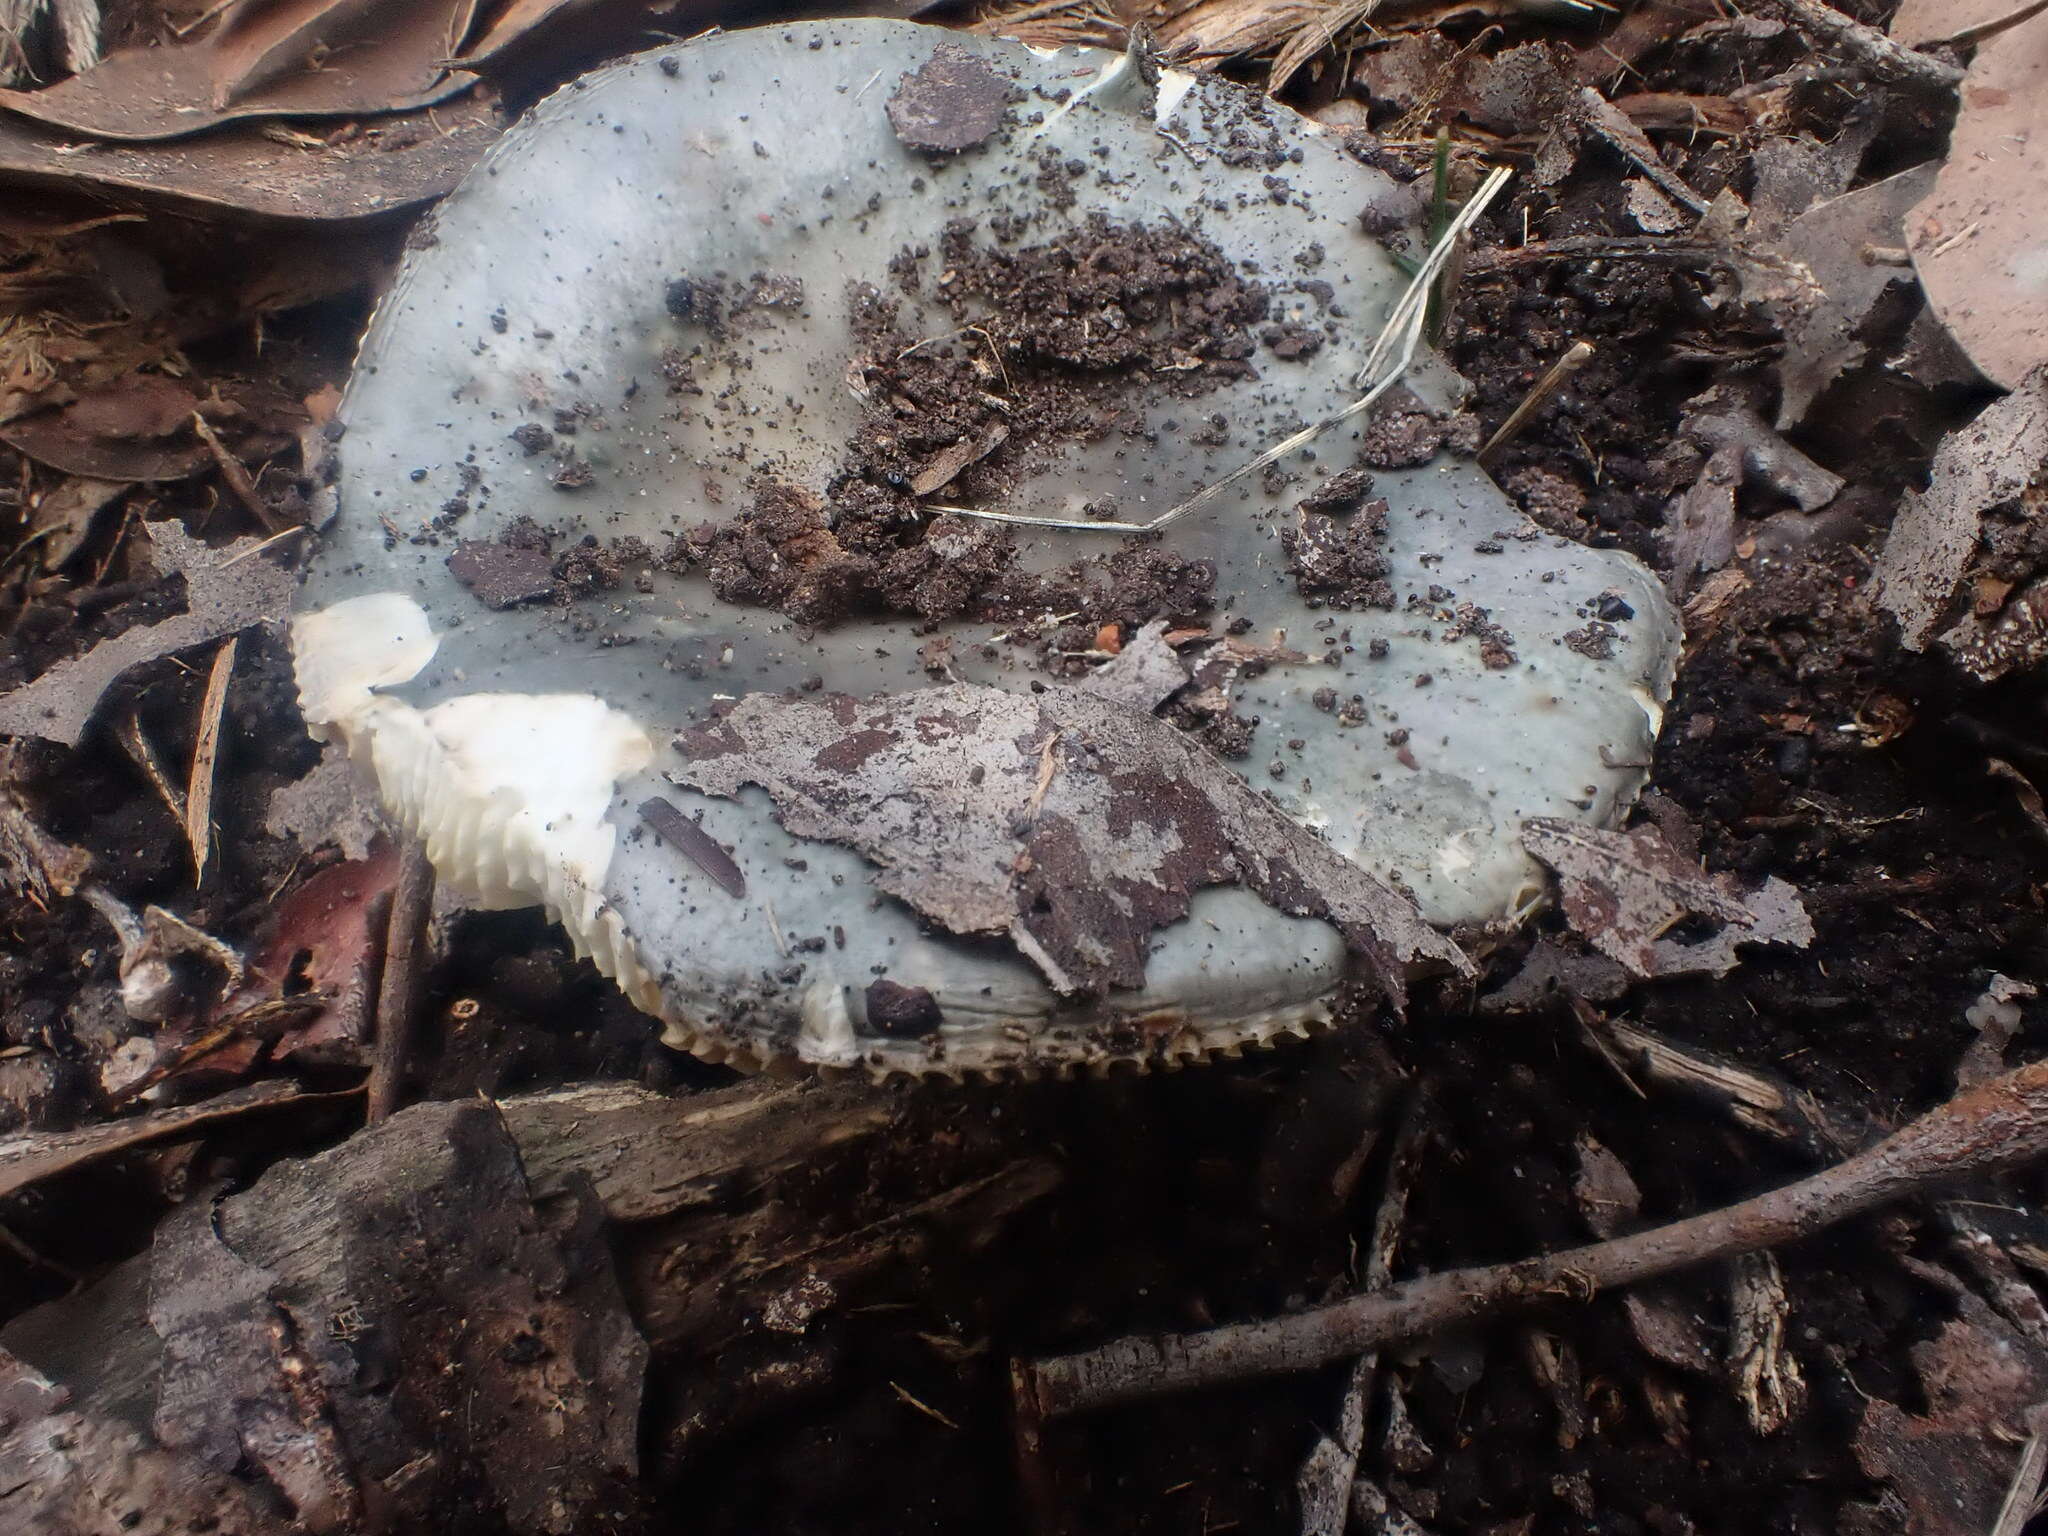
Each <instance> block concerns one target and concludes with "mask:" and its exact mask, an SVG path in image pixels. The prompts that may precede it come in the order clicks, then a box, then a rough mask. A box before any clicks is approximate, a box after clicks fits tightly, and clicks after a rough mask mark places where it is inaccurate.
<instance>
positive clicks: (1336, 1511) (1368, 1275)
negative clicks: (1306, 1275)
mask: <svg viewBox="0 0 2048 1536" xmlns="http://www.w3.org/2000/svg"><path fill="white" fill-rule="evenodd" d="M1426 1104H1427V1098H1426V1095H1425V1094H1417V1095H1416V1096H1415V1101H1414V1102H1413V1103H1411V1104H1410V1105H1409V1106H1408V1109H1407V1111H1406V1113H1405V1114H1404V1115H1403V1116H1402V1119H1401V1124H1400V1126H1399V1128H1398V1129H1396V1131H1395V1132H1394V1145H1393V1149H1392V1151H1391V1152H1390V1153H1389V1155H1388V1157H1387V1179H1386V1187H1385V1189H1384V1190H1383V1191H1382V1193H1381V1195H1380V1204H1379V1210H1378V1212H1377V1214H1375V1216H1374V1217H1373V1224H1372V1238H1371V1247H1370V1248H1369V1249H1368V1251H1367V1253H1366V1256H1365V1266H1364V1271H1363V1273H1361V1274H1360V1276H1359V1290H1360V1291H1362V1292H1366V1293H1374V1292H1379V1291H1384V1290H1386V1289H1387V1287H1388V1286H1390V1285H1392V1284H1393V1283H1394V1255H1395V1252H1396V1250H1397V1249H1398V1248H1399V1247H1400V1245H1401V1228H1402V1224H1403V1223H1404V1222H1405V1221H1406V1219H1407V1213H1408V1193H1409V1191H1410V1190H1411V1189H1412V1188H1413V1187H1414V1184H1415V1172H1416V1167H1417V1165H1418V1164H1419V1163H1420V1162H1421V1161H1422V1146H1423V1135H1422V1131H1423V1124H1424V1120H1425V1118H1426V1116H1425V1106H1426ZM1379 1364H1380V1353H1379V1351H1378V1350H1376V1349H1369V1350H1367V1351H1366V1352H1365V1353H1364V1354H1362V1355H1360V1356H1359V1357H1358V1358H1357V1359H1356V1360H1354V1361H1352V1362H1351V1371H1350V1374H1349V1375H1347V1376H1346V1377H1345V1379H1344V1398H1343V1401H1342V1402H1341V1403H1340V1404H1339V1405H1338V1409H1337V1427H1336V1431H1335V1433H1333V1434H1329V1435H1319V1436H1317V1437H1316V1443H1315V1446H1314V1448H1313V1449H1312V1450H1310V1452H1309V1453H1308V1456H1307V1458H1306V1459H1305V1460H1304V1461H1303V1462H1302V1465H1301V1470H1300V1471H1299V1472H1298V1473H1296V1474H1295V1479H1294V1491H1295V1502H1296V1505H1297V1506H1298V1507H1299V1509H1300V1511H1301V1526H1300V1529H1301V1536H1343V1533H1344V1528H1345V1525H1346V1522H1347V1521H1348V1520H1349V1518H1350V1514H1351V1485H1352V1484H1353V1483H1354V1482H1356V1481H1357V1480H1358V1456H1359V1453H1360V1452H1361V1451H1362V1450H1364V1449H1365V1408H1366V1399H1367V1398H1368V1397H1369V1396H1370V1395H1371V1393H1372V1383H1373V1378H1374V1377H1375V1376H1376V1375H1378V1373H1379Z"/></svg>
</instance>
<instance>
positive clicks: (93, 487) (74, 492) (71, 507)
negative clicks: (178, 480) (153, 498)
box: [29, 475, 134, 570]
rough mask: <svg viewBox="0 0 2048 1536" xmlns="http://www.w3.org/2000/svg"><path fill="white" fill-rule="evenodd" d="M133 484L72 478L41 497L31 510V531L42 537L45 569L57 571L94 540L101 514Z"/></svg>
mask: <svg viewBox="0 0 2048 1536" xmlns="http://www.w3.org/2000/svg"><path fill="white" fill-rule="evenodd" d="M133 485H134V482H133V481H131V480H95V479H93V478H92V477H91V476H89V475H72V476H69V477H67V478H66V479H64V480H63V481H61V482H59V483H58V484H56V485H53V486H52V487H50V489H49V490H47V491H45V492H43V494H42V495H40V496H38V497H37V498H36V500H35V503H34V505H33V506H31V507H30V508H29V531H30V533H31V534H32V535H37V536H40V538H41V540H42V543H41V553H40V558H41V561H42V564H43V566H44V568H45V569H48V570H56V569H57V568H58V567H59V566H61V565H63V564H64V562H65V561H67V560H69V559H70V558H71V557H72V556H73V555H75V554H77V553H78V551H79V548H80V547H81V546H82V545H83V544H84V543H85V541H86V540H87V539H89V538H91V537H92V531H93V528H94V526H95V525H96V524H97V523H98V522H99V516H100V513H102V512H104V511H105V510H106V509H107V508H108V507H110V506H112V505H113V504H114V503H115V502H116V501H119V500H120V499H121V495H122V493H123V492H125V491H127V490H130V489H131V488H132V487H133Z"/></svg>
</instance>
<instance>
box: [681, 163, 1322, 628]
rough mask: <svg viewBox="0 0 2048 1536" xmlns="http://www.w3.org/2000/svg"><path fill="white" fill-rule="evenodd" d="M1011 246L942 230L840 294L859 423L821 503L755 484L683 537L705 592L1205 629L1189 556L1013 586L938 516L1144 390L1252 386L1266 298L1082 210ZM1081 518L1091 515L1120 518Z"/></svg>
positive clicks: (987, 493)
mask: <svg viewBox="0 0 2048 1536" xmlns="http://www.w3.org/2000/svg"><path fill="white" fill-rule="evenodd" d="M1054 174H1062V175H1063V174H1065V172H1064V170H1063V169H1060V168H1055V171H1054ZM990 222H991V224H994V223H997V222H1000V219H999V218H998V219H997V220H991V221H990ZM1012 233H1013V232H1010V231H1007V230H998V229H993V228H989V229H984V228H981V227H980V226H978V225H977V224H975V223H974V222H972V221H966V220H958V221H954V222H953V223H950V224H949V225H947V227H946V228H945V229H944V230H943V231H942V232H940V234H939V235H938V237H937V239H936V240H935V241H934V242H932V243H931V244H930V245H920V246H910V247H906V248H905V249H903V250H902V251H901V252H899V254H898V256H897V258H896V259H895V260H894V261H892V262H891V263H890V278H889V280H888V284H887V286H886V287H884V288H879V289H878V288H873V287H868V286H865V285H857V286H855V287H854V288H852V289H851V290H850V291H849V293H848V295H847V304H848V310H849V313H850V314H851V315H852V317H853V331H854V354H853V356H852V358H851V359H850V360H849V363H848V367H847V372H846V377H847V383H848V387H849V388H850V389H852V390H853V391H854V392H855V394H857V395H858V396H859V397H860V398H861V399H862V400H863V402H864V403H865V405H866V411H865V417H866V419H865V421H864V422H863V423H862V425H861V426H860V427H859V428H858V429H857V430H856V431H855V432H854V434H853V435H852V438H851V440H850V441H849V442H847V444H846V445H845V447H844V450H843V452H842V453H841V456H840V461H839V464H838V466H837V468H836V471H835V472H834V473H833V474H832V475H831V477H830V479H829V481H828V484H827V486H826V489H825V491H824V494H823V495H812V494H810V493H808V492H806V491H803V490H801V489H799V488H797V487H795V486H791V485H786V484H781V483H776V482H772V481H771V482H769V483H767V484H765V485H763V486H762V487H760V489H759V491H758V492H757V494H756V496H755V499H754V502H753V504H752V505H751V506H749V507H747V508H745V509H743V510H742V511H741V512H739V513H738V514H737V515H736V516H734V517H732V518H729V519H727V520H725V521H724V522H720V523H706V524H703V525H701V526H699V527H697V528H695V529H693V530H691V532H690V534H689V535H688V538H687V541H686V544H687V550H688V554H689V557H690V558H691V560H692V561H693V562H695V563H696V564H698V565H700V566H701V567H702V568H703V569H704V570H705V572H706V573H707V574H708V576H709V578H710V581H711V585H712V589H713V591H714V592H716V594H717V595H718V596H719V597H720V598H721V599H722V600H724V601H726V602H731V603H741V604H749V605H757V606H765V607H770V608H775V609H778V610H780V611H782V612H785V613H787V614H789V615H790V616H791V617H792V618H795V619H797V620H799V621H800V622H802V623H805V624H808V625H813V626H825V625H830V624H832V623H834V622H837V621H839V620H841V619H844V618H847V617H849V616H852V615H855V614H860V615H877V614H882V615H886V614H896V615H906V616H909V617H911V618H914V619H917V620H919V621H922V622H924V623H927V624H937V623H940V622H943V621H948V620H954V619H963V618H966V619H975V620H985V621H990V622H998V623H1000V622H1011V621H1018V620H1025V619H1030V618H1033V617H1036V616H1038V615H1042V614H1046V613H1072V614H1076V615H1079V616H1081V617H1082V618H1084V619H1086V620H1088V621H1089V622H1090V623H1091V624H1093V625H1095V626H1098V627H1099V626H1100V625H1101V624H1104V623H1128V624H1141V623H1143V622H1145V621H1147V620H1150V619H1153V618H1163V619H1166V620H1168V621H1169V622H1173V623H1190V622H1197V621H1199V620H1200V619H1201V618H1203V617H1205V616H1206V613H1207V610H1208V608H1209V606H1210V603H1211V601H1212V592H1211V590H1210V588H1211V587H1212V586H1213V583H1214V572H1213V571H1212V570H1210V569H1208V568H1207V567H1206V566H1205V565H1203V564H1202V563H1200V562H1196V561H1172V560H1169V559H1167V558H1166V557H1165V556H1164V555H1163V554H1162V553H1161V552H1159V551H1157V550H1153V549H1147V548H1146V547H1145V546H1144V545H1143V544H1142V543H1134V544H1133V546H1132V550H1135V551H1136V552H1135V553H1133V552H1131V550H1126V551H1120V552H1119V553H1118V554H1115V555H1110V556H1106V557H1100V558H1092V559H1090V560H1087V561H1085V562H1077V563H1076V564H1074V565H1072V566H1070V567H1068V568H1066V569H1063V570H1060V571H1056V572H1052V573H1036V572H1030V571H1027V570H1025V569H1023V568H1022V567H1020V565H1019V564H1018V560H1017V555H1018V549H1017V541H1016V536H1015V535H1014V534H1013V533H1012V532H1011V530H1009V529H1008V528H1004V527H1001V526H1000V525H997V524H994V523H991V522H988V521H985V520H978V519H974V518H970V517H963V516H959V515H957V514H954V513H950V512H948V511H947V510H945V509H946V508H947V507H949V506H957V505H963V504H964V505H970V506H972V505H981V504H987V503H989V502H992V501H994V500H996V499H998V498H1000V497H1001V496H1002V495H1003V494H1004V493H1005V492H1006V491H1007V490H1008V489H1009V488H1010V487H1011V486H1012V485H1014V484H1015V483H1016V480H1017V478H1018V477H1019V476H1020V475H1022V474H1024V473H1027V472H1029V471H1031V470H1033V469H1035V468H1037V467H1039V466H1041V465H1043V464H1044V463H1046V462H1048V461H1049V460H1051V459H1053V458H1056V457H1057V456H1058V455H1059V454H1060V453H1061V452H1062V451H1063V450H1064V449H1066V448H1067V447H1069V446H1071V445H1075V444H1080V443H1087V442H1093V441H1097V440H1100V439H1102V438H1104V437H1108V436H1111V435H1116V434H1123V435H1126V436H1129V435H1135V434H1136V433H1137V432H1138V431H1139V428H1140V408H1141V407H1142V406H1143V405H1144V404H1146V403H1147V402H1149V401H1150V400H1152V399H1155V398H1158V397H1159V396H1161V395H1169V396H1176V397H1180V398H1186V399H1189V400H1194V401H1199V399H1200V397H1201V396H1202V395H1203V394H1205V393H1207V392H1208V391H1209V390H1211V389H1214V388H1215V387H1216V386H1217V385H1218V384H1220V383H1223V382H1225V381H1227V380H1231V379H1236V378H1242V377H1246V376H1248V375H1250V374H1252V373H1253V372H1254V369H1255V363H1254V356H1255V354H1256V353H1257V352H1258V350H1259V348H1260V346H1261V341H1260V336H1259V334H1258V332H1257V330H1256V328H1257V327H1258V326H1259V324H1260V322H1261V321H1263V320H1264V319H1265V317H1266V315H1267V313H1268V310H1269V308H1270V305H1271V300H1270V296H1269V294H1268V292H1267V290H1266V288H1265V286H1264V285H1263V284H1261V283H1260V282H1259V281H1257V280H1256V279H1255V278H1253V277H1251V276H1249V275H1248V274H1246V273H1243V272H1241V271H1240V270H1238V269H1237V267H1236V266H1235V265H1234V264H1233V263H1232V262H1231V261H1230V260H1229V259H1228V258H1227V257H1225V256H1224V255H1223V253H1222V252H1221V251H1219V250H1218V249H1217V248H1216V247H1215V246H1214V245H1213V244H1212V243H1210V242H1209V241H1207V240H1205V239H1203V238H1201V237H1200V236H1198V235H1196V234H1193V233H1191V232H1189V231H1188V230H1185V229H1181V228H1173V227H1149V226H1145V225H1140V224H1128V225H1126V224H1116V223H1112V222H1110V221H1108V220H1106V219H1102V218H1099V217H1098V218H1095V219H1092V220H1090V221H1088V222H1087V223H1086V224H1085V226H1084V227H1083V228H1082V229H1081V230H1079V231H1077V232H1076V234H1075V235H1074V237H1073V238H1072V239H1069V240H1063V241H1061V242H1059V243H1057V244H1039V245H1018V244H1016V243H1015V242H1014V238H1006V236H1012ZM913 293H915V294H919V295H921V296H922V297H925V298H927V299H932V300H936V302H937V304H938V306H939V310H940V312H941V314H943V315H944V316H945V317H946V318H948V319H950V320H951V321H953V322H954V325H953V327H952V328H951V330H950V331H949V332H947V333H946V334H943V335H940V336H937V337H918V336H914V335H910V334H908V333H907V332H906V331H904V330H903V329H902V328H901V327H900V325H899V322H898V313H899V310H900V308H901V301H902V299H903V298H905V297H907V296H909V295H911V294H913ZM1272 344H1273V345H1275V346H1279V347H1284V346H1285V345H1286V344H1287V338H1285V337H1281V336H1278V335H1277V334H1276V336H1275V339H1274V342H1273V343H1272ZM1086 510H1087V515H1089V516H1097V517H1101V518H1103V519H1106V520H1107V519H1114V518H1116V517H1117V516H1118V510H1119V509H1118V508H1117V506H1116V504H1115V502H1114V500H1113V499H1104V500H1103V501H1101V502H1099V503H1096V504H1093V505H1091V506H1090V507H1089V508H1087V509H1086Z"/></svg>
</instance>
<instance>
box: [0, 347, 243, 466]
mask: <svg viewBox="0 0 2048 1536" xmlns="http://www.w3.org/2000/svg"><path fill="white" fill-rule="evenodd" d="M198 403H199V402H198V397H197V396H195V395H194V394H193V392H192V387H191V386H190V385H189V384H185V383H182V382H180V381H179V380H177V379H170V378H165V377H164V376H163V375H162V374H155V373H130V374H126V375H124V376H123V377H121V378H119V379H116V380H114V381H113V382H112V383H110V384H103V385H101V386H100V387H98V388H97V389H93V390H90V391H87V392H85V393H83V394H81V395H80V396H79V397H78V398H77V399H76V400H74V401H72V402H71V403H70V404H68V405H62V406H58V407H57V408H56V409H55V410H48V411H38V412H37V413H36V414H35V415H33V416H21V417H17V418H16V419H15V420H13V421H10V422H8V423H7V425H6V426H4V427H0V442H5V443H6V444H7V445H8V446H9V447H10V448H13V449H15V450H17V451H18V452H21V453H25V454H27V455H28V456H29V457H30V458H32V459H34V460H35V461H36V462H37V463H39V464H47V465H48V466H49V467H50V468H52V469H59V470H62V471H63V472H64V473H65V474H67V475H89V476H91V477H92V478H94V479H96V480H125V481H135V480H180V479H183V478H184V477H185V476H186V475H189V474H191V473H192V472H193V471H194V470H196V469H198V468H199V466H200V465H201V464H203V463H205V462H206V457H207V455H206V449H205V448H204V447H203V446H202V445H200V444H199V443H198V442H197V441H196V440H195V439H194V438H193V436H192V434H191V431H190V423H191V419H192V410H193V407H194V406H196V405H197V404H198Z"/></svg>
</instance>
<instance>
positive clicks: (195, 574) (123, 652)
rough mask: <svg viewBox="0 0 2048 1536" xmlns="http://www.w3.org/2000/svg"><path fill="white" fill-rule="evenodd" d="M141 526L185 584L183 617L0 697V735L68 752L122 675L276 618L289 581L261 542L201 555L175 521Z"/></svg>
mask: <svg viewBox="0 0 2048 1536" xmlns="http://www.w3.org/2000/svg"><path fill="white" fill-rule="evenodd" d="M146 526H147V527H148V530H149V537H150V544H151V546H152V553H153V555H154V558H155V560H156V562H157V564H158V566H159V567H160V568H161V569H162V570H163V571H164V572H165V573H166V574H171V573H176V574H178V575H182V576H183V577H184V578H185V605H186V611H185V612H183V613H181V614H176V615H174V616H173V617H171V618H168V619H164V620H163V621H161V622H160V623H156V624H139V625H137V626H136V627H135V628H133V629H129V630H124V631H122V632H121V633H120V634H118V635H114V636H112V637H110V638H108V639H105V640H102V641H101V642H100V643H99V644H98V645H96V646H94V647H93V648H92V649H91V650H89V651H87V652H86V653H85V654H84V655H83V656H74V657H73V658H71V659H70V660H69V661H60V662H59V663H57V665H56V666H54V667H52V668H50V669H49V670H48V671H47V672H45V673H43V674H42V676H40V677H38V678H36V679H35V680H34V681H33V682H29V683H24V684H22V685H21V686H20V687H19V688H16V689H14V690H13V691H12V692H11V693H7V694H4V695H0V735H6V736H40V737H42V738H43V739H44V740H45V741H55V742H61V743H62V744H63V745H65V746H67V747H75V746H77V745H78V741H79V738H80V737H81V736H83V735H84V734H85V727H86V724H87V723H88V722H89V721H90V720H91V719H92V716H93V712H94V711H95V710H97V709H98V708H99V703H100V698H101V696H102V695H103V694H104V693H105V692H106V691H107V689H108V688H110V687H111V686H112V685H113V684H114V682H115V681H116V680H117V679H118V678H119V677H120V676H121V674H122V673H124V672H126V671H127V670H128V669H129V668H130V667H133V666H136V665H139V664H140V663H142V662H145V661H154V660H156V659H157V658H158V657H162V656H168V655H170V654H171V653H172V652H174V651H182V650H184V649H186V648H187V647H188V646H194V645H203V644H205V643H206V642H207V641H209V640H218V639H220V638H221V637H222V636H224V635H231V634H233V633H235V631H237V630H240V629H246V628H247V627H248V626H249V625H251V624H258V623H261V622H263V621H264V620H266V619H281V618H283V617H284V614H285V610H286V609H287V608H289V607H290V605H291V596H292V587H293V578H292V573H291V572H290V571H289V570H287V569H286V568H285V567H284V566H282V565H279V564H278V563H277V562H276V561H275V560H273V559H271V558H270V556H269V555H268V554H267V553H258V550H259V549H260V547H261V542H262V541H260V540H257V539H242V540H238V541H237V542H235V543H233V544H230V545H228V546H226V547H225V548H222V549H209V548H207V546H206V545H204V544H202V543H201V542H200V541H199V540H197V539H195V538H193V537H192V536H191V535H190V534H188V533H186V532H185V530H184V529H183V528H181V527H180V526H179V525H178V524H177V523H176V522H175V521H171V522H161V523H151V524H148V525H146Z"/></svg>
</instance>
